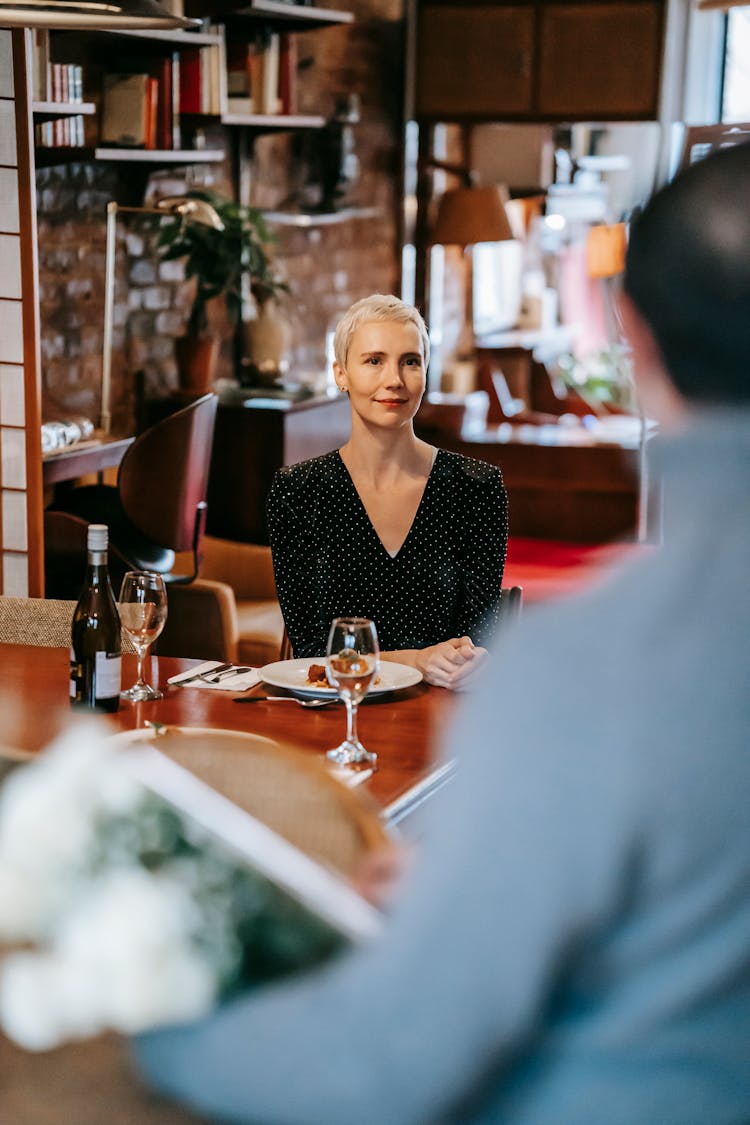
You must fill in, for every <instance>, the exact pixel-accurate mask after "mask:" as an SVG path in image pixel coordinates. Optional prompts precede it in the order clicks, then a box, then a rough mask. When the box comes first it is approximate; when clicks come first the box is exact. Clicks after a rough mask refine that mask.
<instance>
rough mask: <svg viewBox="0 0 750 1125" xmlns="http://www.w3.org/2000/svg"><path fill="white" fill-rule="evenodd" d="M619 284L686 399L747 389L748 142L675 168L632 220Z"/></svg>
mask: <svg viewBox="0 0 750 1125" xmlns="http://www.w3.org/2000/svg"><path fill="white" fill-rule="evenodd" d="M625 291H626V292H627V294H628V295H629V296H630V298H631V300H632V301H633V303H634V304H635V306H636V307H637V309H638V310H639V312H640V313H641V315H642V316H643V317H644V319H645V320H646V321H647V323H648V324H649V326H650V328H651V330H652V332H653V333H654V336H655V338H656V342H657V344H658V345H659V348H660V350H661V354H662V356H663V358H664V362H665V364H666V366H667V369H668V372H669V375H670V377H671V379H672V382H673V383H674V385H675V387H676V388H677V390H678V391H679V392H680V393H681V394H682V395H683V396H684V397H685V398H686V399H693V400H702V401H704V402H714V403H723V402H741V401H747V399H748V398H750V143H744V144H740V145H736V146H734V147H732V148H727V149H724V150H722V151H720V152H718V153H716V154H714V155H711V156H708V157H706V158H705V160H701V161H700V162H699V163H698V164H694V165H692V167H690V168H688V169H687V170H686V171H684V172H682V173H681V174H680V175H678V176H676V177H675V179H674V180H672V182H671V183H669V184H667V186H666V187H664V188H662V189H661V190H660V191H658V192H657V193H656V194H655V195H654V196H653V198H652V199H651V200H650V201H649V202H648V203H647V205H646V207H645V208H644V210H643V212H642V213H641V215H640V216H638V218H637V219H635V220H634V221H633V223H632V224H631V231H630V240H629V245H628V251H627V258H626V265H625Z"/></svg>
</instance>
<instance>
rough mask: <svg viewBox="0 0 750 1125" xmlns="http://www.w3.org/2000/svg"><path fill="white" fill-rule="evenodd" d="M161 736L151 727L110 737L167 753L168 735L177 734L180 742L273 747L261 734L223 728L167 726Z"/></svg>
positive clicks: (138, 728)
mask: <svg viewBox="0 0 750 1125" xmlns="http://www.w3.org/2000/svg"><path fill="white" fill-rule="evenodd" d="M163 730H164V733H163V734H157V732H156V731H155V730H154V728H153V727H137V728H136V729H135V730H121V731H118V732H117V733H116V734H113V735H110V739H111V740H112V741H114V742H125V743H127V742H149V743H151V744H152V745H153V746H154V747H155V748H156V749H157V750H164V751H166V752H167V753H168V752H169V743H170V738H169V736H170V734H178V735H179V736H180V741H181V742H183V741H184V739H185V738H188V739H190V738H196V739H200V740H201V741H203V742H205V741H206V739H210V740H212V741H213V742H214V743H217V742H220V743H221V744H222V747H223V746H225V745H226V744H234V745H237V746H242V745H243V744H244V745H245V746H247V745H248V744H249V743H255V744H256V745H258V744H260V743H263V744H264V745H266V746H275V745H276V743H275V742H274V741H273V739H272V738H264V737H263V735H262V734H253V733H252V732H251V731H244V730H224V729H223V727H179V726H171V725H169V724H167V725H166V726H165V727H164V728H163Z"/></svg>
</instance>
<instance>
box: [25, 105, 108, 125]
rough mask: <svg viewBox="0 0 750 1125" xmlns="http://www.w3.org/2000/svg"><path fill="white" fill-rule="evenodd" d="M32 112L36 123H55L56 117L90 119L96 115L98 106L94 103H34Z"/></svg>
mask: <svg viewBox="0 0 750 1125" xmlns="http://www.w3.org/2000/svg"><path fill="white" fill-rule="evenodd" d="M31 112H32V113H33V115H34V120H35V121H54V119H55V118H56V117H68V116H73V115H76V116H78V115H79V114H80V115H81V116H82V117H89V116H91V114H93V113H96V106H95V105H94V103H93V102H46V101H45V102H32V103H31Z"/></svg>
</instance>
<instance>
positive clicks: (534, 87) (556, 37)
mask: <svg viewBox="0 0 750 1125" xmlns="http://www.w3.org/2000/svg"><path fill="white" fill-rule="evenodd" d="M664 8H665V4H664V0H587V2H580V3H569V2H567V0H527V2H526V3H519V2H516V3H508V2H504V0H495V2H493V3H481V4H477V3H461V2H460V0H453V2H451V3H442V2H441V0H422V2H421V3H420V4H419V7H418V12H417V33H416V91H415V111H416V116H417V118H418V119H420V120H425V121H467V122H471V121H514V120H518V121H554V120H563V121H582V120H586V121H592V120H594V121H596V120H599V121H606V120H618V119H619V120H646V119H650V118H655V117H656V116H657V115H658V100H659V79H660V72H661V57H662V42H663V34H664V17H665V12H664Z"/></svg>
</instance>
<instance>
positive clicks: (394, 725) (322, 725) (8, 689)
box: [0, 645, 455, 807]
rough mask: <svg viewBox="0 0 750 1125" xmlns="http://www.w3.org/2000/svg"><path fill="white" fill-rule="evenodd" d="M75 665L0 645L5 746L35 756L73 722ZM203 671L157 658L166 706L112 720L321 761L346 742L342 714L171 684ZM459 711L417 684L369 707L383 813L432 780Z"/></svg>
mask: <svg viewBox="0 0 750 1125" xmlns="http://www.w3.org/2000/svg"><path fill="white" fill-rule="evenodd" d="M68 662H69V655H68V652H67V650H65V649H47V648H34V647H31V646H23V645H0V698H1V699H2V709H3V715H4V729H3V733H2V736H0V742H2V743H4V744H5V745H8V746H15V747H18V748H20V749H23V750H31V751H37V750H40V749H42V748H43V747H44V746H46V745H47V744H48V743H49V742H50V741H51V739H52V738H54V736H55V735H56V734H57V733H59V731H60V730H62V729H63V727H64V726H65V725H66V724H68V723H69V722H71V714H72V713H71V711H70V705H69V696H68V690H69V688H68V685H69V678H68ZM198 663H199V662H198V661H191V660H184V659H176V658H168V657H160V658H156V657H154V658H152V666H151V670H150V679H149V682H151V683H154V684H156V683H158V686H159V687H160V688H161V689H162V691H163V692H164V698H163V699H160V700H156V701H155V702H152V703H136V704H130V703H125V704H123V705H122V706H121V708H120V710H119V711H118V712H117V714H116V715H114V716H110V717H108V721H109V722H111V724H112V725H113V727H114V728H115V729H120V730H128V729H133V728H137V727H143V726H145V725H146V723H147V722H154V721H156V722H159V723H164V724H167V725H174V726H193V727H218V728H222V729H225V730H239V731H251V732H254V733H256V734H261V735H264V736H266V737H268V738H272V739H274V740H278V741H282V742H288V743H291V744H293V745H296V746H298V747H300V748H301V749H303V750H305V751H309V752H310V753H311V754H316V755H318V754H319V755H323V754H324V753H325V751H326V750H329V749H330V748H331V747H332V746H335V745H336V743H337V742H338V741H340V738H341V732H342V730H343V723H344V714H343V708H341V707H321V708H319V709H304V708H301V707H295V706H290V705H288V704H284V703H274V702H271V701H268V702H258V703H254V704H253V705H252V706H250V707H249V706H242V705H241V704H238V703H234V702H233V696H234V694H235V693H234V692H229V691H226V692H225V691H203V690H201V689H200V688H190V687H171V686H169V685H168V684H167V680H168V679H169V677H170V676H173V675H176V674H177V673H179V672H184V671H187V670H188V669H190V668H191V667H193V666H194V665H196V664H198ZM147 671H148V667H147ZM135 672H136V664H135V657H134V656H131V655H130V654H125V655H124V656H123V668H122V681H123V684H129V683H131V682H133V680H134V677H135ZM255 690H256V692H257V691H259V689H255ZM274 694H275V692H274ZM454 706H455V697H454V696H453V695H452V694H451V693H450V692H447V691H444V690H442V689H441V688H432V687H428V686H426V685H425V684H417V685H415V686H414V687H410V688H407V689H406V690H404V691H399V692H393V693H387V694H384V695H380V696H374V697H373V698H372V699H371V700H369V701H368V702H367V704H366V705H364V706H363V707H362V711H361V715H360V724H361V730H362V737H363V739H364V740H365V741H366V743H367V745H368V746H370V747H371V748H372V749H373V750H374V751H375V752H376V753H377V755H378V769H377V771H376V772H375V774H373V776H372V777H371V778H369V779H368V781H367V782H365V784H364V786H363V788H364V789H366V790H367V791H368V792H369V793H370V794H371V795H372V797H373V798H374V799H375V800H376V801H377V802H378V803H379V804H380V805H382V806H384V807H385V806H387V805H390V804H391V803H392V802H394V801H400V800H402V799H403V797H404V794H406V793H407V792H408V791H410V790H411V789H412V787H414V786H418V785H419V784H420V783H424V782H425V781H427V780H428V779H429V778H430V776H431V775H432V774H433V772H434V771H435V769H436V765H435V761H434V759H435V753H436V748H437V739H438V736H439V732H440V731H441V730H442V729H444V727H445V723H446V720H447V718H448V716H449V714H450V713H451V711H452V709H453V707H454Z"/></svg>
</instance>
